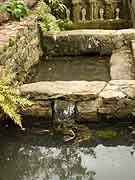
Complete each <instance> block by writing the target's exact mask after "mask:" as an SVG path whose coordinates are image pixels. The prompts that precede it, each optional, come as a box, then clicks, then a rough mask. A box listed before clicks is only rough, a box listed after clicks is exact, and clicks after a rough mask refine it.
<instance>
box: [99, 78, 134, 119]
mask: <svg viewBox="0 0 135 180" xmlns="http://www.w3.org/2000/svg"><path fill="white" fill-rule="evenodd" d="M134 92H135V81H134V80H133V81H127V80H125V81H124V80H120V81H110V82H109V83H108V85H107V86H106V87H105V89H104V90H103V91H102V92H101V93H100V95H99V98H100V105H99V106H98V113H99V114H100V115H104V117H105V118H106V119H110V118H111V119H116V120H120V119H121V120H123V119H126V118H129V117H131V114H132V112H133V111H134V109H135V98H134V97H135V93H134Z"/></svg>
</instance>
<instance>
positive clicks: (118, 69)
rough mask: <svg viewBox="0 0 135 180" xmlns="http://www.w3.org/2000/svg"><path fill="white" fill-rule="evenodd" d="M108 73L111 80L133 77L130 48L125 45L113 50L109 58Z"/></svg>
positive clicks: (130, 78)
mask: <svg viewBox="0 0 135 180" xmlns="http://www.w3.org/2000/svg"><path fill="white" fill-rule="evenodd" d="M110 75H111V79H112V80H118V79H119V80H120V79H122V80H124V79H125V80H132V79H134V74H133V57H132V53H131V50H130V49H129V48H127V47H126V46H124V47H123V48H121V49H119V50H115V51H113V53H112V56H111V60H110Z"/></svg>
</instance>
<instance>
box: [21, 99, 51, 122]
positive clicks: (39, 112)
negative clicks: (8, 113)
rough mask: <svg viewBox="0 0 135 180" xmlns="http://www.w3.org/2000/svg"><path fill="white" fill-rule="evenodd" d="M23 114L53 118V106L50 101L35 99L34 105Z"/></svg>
mask: <svg viewBox="0 0 135 180" xmlns="http://www.w3.org/2000/svg"><path fill="white" fill-rule="evenodd" d="M21 114H22V115H23V116H32V117H43V118H45V119H47V120H48V119H49V120H52V108H51V102H50V101H33V105H32V106H30V107H28V108H26V109H24V110H23V111H22V112H21Z"/></svg>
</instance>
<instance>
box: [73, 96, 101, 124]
mask: <svg viewBox="0 0 135 180" xmlns="http://www.w3.org/2000/svg"><path fill="white" fill-rule="evenodd" d="M98 104H99V100H98V99H94V100H91V101H81V102H78V103H77V105H76V108H77V120H78V121H79V122H85V121H88V122H96V121H98V120H99V119H98V106H99V105H98Z"/></svg>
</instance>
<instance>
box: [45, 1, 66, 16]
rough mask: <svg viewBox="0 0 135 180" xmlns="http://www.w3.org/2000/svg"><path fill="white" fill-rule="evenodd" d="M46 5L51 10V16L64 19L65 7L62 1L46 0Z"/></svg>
mask: <svg viewBox="0 0 135 180" xmlns="http://www.w3.org/2000/svg"><path fill="white" fill-rule="evenodd" d="M47 2H48V5H49V6H50V8H51V11H52V14H53V15H54V16H55V17H56V18H57V19H65V18H66V11H67V7H66V5H65V4H64V1H63V0H48V1H47Z"/></svg>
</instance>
